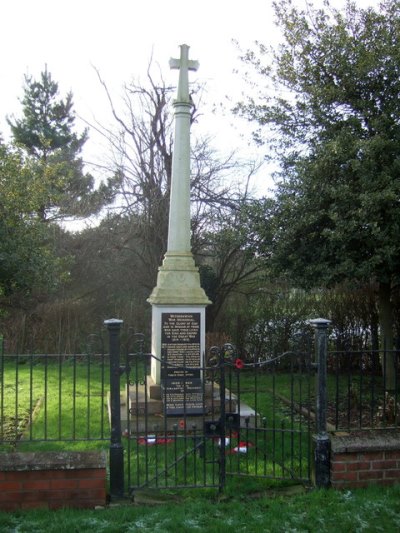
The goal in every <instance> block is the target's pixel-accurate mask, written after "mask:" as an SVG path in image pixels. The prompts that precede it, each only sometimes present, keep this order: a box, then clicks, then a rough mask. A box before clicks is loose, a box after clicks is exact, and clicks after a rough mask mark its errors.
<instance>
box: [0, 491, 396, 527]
mask: <svg viewBox="0 0 400 533" xmlns="http://www.w3.org/2000/svg"><path fill="white" fill-rule="evenodd" d="M234 490H235V489H234V488H233V489H232V492H230V493H227V494H226V495H224V497H223V498H218V497H217V496H216V495H215V492H210V491H199V490H198V491H195V492H189V491H188V492H187V493H186V494H184V495H182V494H180V495H178V496H176V495H173V494H169V495H166V496H164V497H161V496H160V498H159V499H156V498H155V499H153V501H151V500H149V501H147V502H145V503H144V502H143V498H142V503H140V502H139V503H134V504H129V503H128V504H121V505H118V506H117V507H110V508H105V509H99V510H93V511H77V510H76V511H75V510H68V509H65V510H60V511H52V512H51V511H43V510H37V511H26V512H25V511H24V512H16V513H1V512H0V531H1V532H2V533H16V532H18V533H43V532H46V533H52V532H54V533H64V532H65V533H73V532H77V533H78V532H79V533H84V532H91V531H94V532H96V533H119V532H121V533H127V532H143V531H148V532H152V533H157V532H159V533H164V532H169V531H170V532H174V533H177V532H179V533H184V532H193V531H199V532H211V533H218V532H221V533H222V532H223V533H225V532H226V531H236V532H242V531H243V532H255V533H261V532H263V533H264V532H265V533H267V532H276V533H278V532H279V533H287V532H311V533H314V532H316V533H317V532H318V533H324V532H337V533H343V532H346V533H352V532H354V533H355V532H360V531H363V532H371V533H372V532H373V533H376V532H388V533H392V532H395V531H399V530H400V487H399V486H397V487H394V488H384V489H383V488H378V487H371V488H368V489H358V490H354V491H351V492H350V491H347V492H338V491H334V490H323V491H318V490H316V491H312V492H308V493H305V492H300V493H296V491H295V490H293V488H292V489H275V490H272V491H268V490H263V489H262V488H259V490H258V492H257V493H242V492H240V493H239V492H238V491H237V487H236V493H235V492H234Z"/></svg>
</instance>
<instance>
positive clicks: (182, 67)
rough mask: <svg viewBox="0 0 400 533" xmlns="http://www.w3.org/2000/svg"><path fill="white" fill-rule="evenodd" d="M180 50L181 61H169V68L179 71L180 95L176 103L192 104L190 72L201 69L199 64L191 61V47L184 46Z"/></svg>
mask: <svg viewBox="0 0 400 533" xmlns="http://www.w3.org/2000/svg"><path fill="white" fill-rule="evenodd" d="M180 48H181V57H180V58H179V59H173V58H171V59H170V60H169V66H170V67H171V68H172V69H179V83H178V94H177V98H176V101H177V102H184V103H190V96H189V76H188V71H189V70H194V71H196V70H197V69H198V68H199V62H198V61H192V60H189V47H188V45H187V44H182V45H181V46H180Z"/></svg>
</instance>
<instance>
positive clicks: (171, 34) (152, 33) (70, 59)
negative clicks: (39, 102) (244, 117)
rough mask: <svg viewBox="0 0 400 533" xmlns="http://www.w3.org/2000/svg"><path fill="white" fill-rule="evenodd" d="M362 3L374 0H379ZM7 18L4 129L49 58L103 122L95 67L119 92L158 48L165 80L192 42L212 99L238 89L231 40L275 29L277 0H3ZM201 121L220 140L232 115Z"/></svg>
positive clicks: (266, 37) (2, 18)
mask: <svg viewBox="0 0 400 533" xmlns="http://www.w3.org/2000/svg"><path fill="white" fill-rule="evenodd" d="M321 1H322V0H316V1H315V2H314V3H315V4H319V3H321ZM294 2H295V3H296V4H299V5H304V4H305V0H294ZM343 2H344V0H332V2H331V3H332V4H333V5H334V6H338V7H339V6H341V5H343ZM356 3H357V4H358V5H362V6H365V5H366V4H370V5H377V4H378V0H356ZM0 25H1V26H0V50H1V56H0V57H1V60H0V61H1V68H0V95H1V98H0V132H2V133H3V135H4V136H5V137H7V135H8V126H7V125H6V122H5V116H6V115H10V114H13V113H15V114H17V115H18V114H19V113H20V110H21V105H20V103H19V100H18V99H19V98H20V97H21V96H22V86H23V84H24V75H25V74H29V75H32V76H33V77H34V78H37V77H39V75H40V72H41V71H42V70H44V67H45V65H47V68H48V70H49V71H50V72H51V74H52V76H53V79H54V80H55V81H57V82H58V83H59V89H60V92H61V94H65V93H66V92H68V91H70V90H71V91H72V93H73V95H74V104H75V111H76V113H77V114H78V115H79V116H82V117H83V118H84V119H86V120H88V121H89V122H90V121H92V120H93V117H95V118H96V119H97V120H100V121H102V120H103V117H105V116H106V111H105V110H106V107H107V103H106V100H105V97H104V93H103V91H102V88H101V87H100V84H99V82H98V79H97V76H96V73H95V71H94V69H93V66H95V67H96V68H97V69H98V70H99V71H100V73H101V75H102V77H103V78H104V79H105V80H106V82H107V84H108V85H109V87H110V88H111V90H112V92H113V93H114V94H115V95H117V94H118V92H119V90H120V87H121V86H122V85H123V83H125V82H129V81H130V80H131V79H132V77H138V76H139V77H142V78H144V77H145V73H146V68H147V65H148V62H149V58H150V56H151V55H153V62H154V63H155V64H159V65H160V68H161V70H162V73H163V77H164V78H165V80H166V81H167V82H171V83H176V82H177V72H176V71H172V72H170V69H169V66H168V61H169V58H170V57H171V56H175V57H177V56H178V55H179V48H178V47H179V45H180V44H183V43H185V44H188V45H189V46H190V57H191V58H192V59H197V60H198V61H199V62H200V69H199V70H198V72H197V73H196V78H197V79H198V80H199V81H200V82H202V83H206V85H207V98H208V100H209V103H210V104H213V103H218V102H219V101H221V100H223V99H224V97H225V95H229V96H232V95H234V94H239V87H240V76H237V75H233V74H232V71H233V70H234V69H235V68H240V63H239V61H238V59H237V56H238V52H237V50H236V48H235V46H234V45H233V44H232V39H237V40H238V41H239V42H240V44H241V45H242V46H243V47H246V46H247V45H251V43H252V42H254V41H255V40H261V41H262V42H264V43H268V42H271V41H273V40H276V39H277V35H278V34H277V30H276V29H275V28H274V24H273V9H272V1H271V0H247V1H246V2H244V1H243V0H198V1H194V0H68V1H66V0H2V1H1V4H0ZM104 120H105V119H104ZM201 120H202V121H203V126H205V129H208V128H207V127H208V126H210V129H211V131H210V133H211V134H214V135H215V136H216V137H218V138H221V137H226V134H227V132H228V131H230V127H229V124H230V120H231V119H230V118H226V119H225V121H224V120H223V119H221V120H220V121H219V122H216V121H215V119H214V118H212V117H211V116H207V115H203V116H202V117H201ZM235 142H236V141H235Z"/></svg>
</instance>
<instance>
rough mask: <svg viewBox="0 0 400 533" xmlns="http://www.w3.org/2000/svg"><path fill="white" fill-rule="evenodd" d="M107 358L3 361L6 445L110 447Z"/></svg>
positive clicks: (0, 391)
mask: <svg viewBox="0 0 400 533" xmlns="http://www.w3.org/2000/svg"><path fill="white" fill-rule="evenodd" d="M109 374H110V372H109V358H108V355H106V354H104V353H96V354H95V353H86V354H73V355H60V354H4V353H1V355H0V445H3V446H4V447H6V448H8V447H15V446H16V445H17V444H18V445H20V446H21V445H22V444H24V445H25V444H26V445H27V444H28V443H35V442H36V443H38V442H53V443H56V442H76V441H107V440H109V438H110V430H109V423H108V413H107V405H106V404H107V393H108V390H109Z"/></svg>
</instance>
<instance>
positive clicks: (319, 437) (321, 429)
mask: <svg viewBox="0 0 400 533" xmlns="http://www.w3.org/2000/svg"><path fill="white" fill-rule="evenodd" d="M330 323H331V321H330V320H327V319H325V318H316V319H315V320H310V324H311V325H312V326H313V327H314V328H315V363H316V367H317V391H316V393H317V404H316V424H317V434H316V435H315V436H314V442H315V452H314V454H315V455H314V459H315V484H316V486H317V487H319V488H324V487H329V485H330V440H329V435H328V433H327V431H326V409H327V368H326V361H327V352H328V326H329V324H330Z"/></svg>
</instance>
